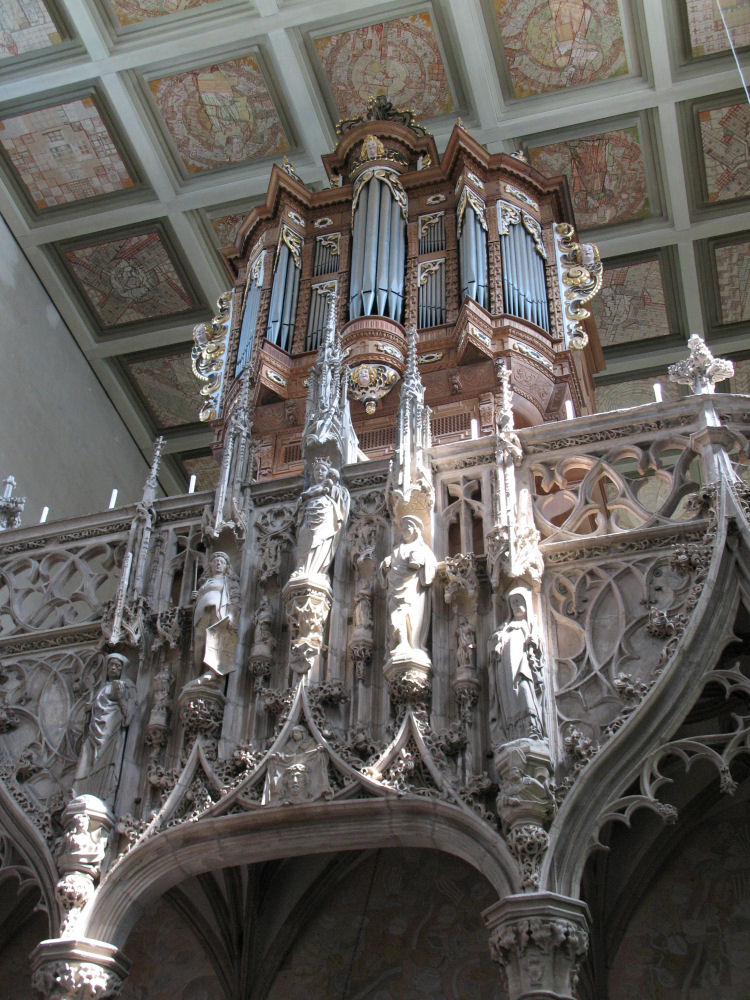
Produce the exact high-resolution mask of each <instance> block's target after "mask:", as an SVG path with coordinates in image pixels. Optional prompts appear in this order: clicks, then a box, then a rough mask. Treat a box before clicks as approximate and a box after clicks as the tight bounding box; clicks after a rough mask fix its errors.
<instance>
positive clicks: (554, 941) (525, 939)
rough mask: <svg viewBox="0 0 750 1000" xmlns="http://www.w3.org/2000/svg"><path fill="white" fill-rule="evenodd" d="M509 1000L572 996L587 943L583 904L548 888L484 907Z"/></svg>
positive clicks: (569, 999) (559, 999)
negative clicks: (504, 977) (579, 964)
mask: <svg viewBox="0 0 750 1000" xmlns="http://www.w3.org/2000/svg"><path fill="white" fill-rule="evenodd" d="M483 916H484V921H485V924H486V925H487V929H488V930H489V933H490V952H491V954H492V958H493V960H494V961H495V962H497V963H498V964H499V965H500V966H501V967H502V968H503V970H504V971H505V974H506V976H507V979H508V995H509V998H510V1000H572V998H573V991H574V989H575V985H576V982H577V979H578V974H577V968H578V963H579V962H580V960H581V959H582V958H583V956H584V955H585V954H586V951H587V950H588V944H589V935H588V925H589V911H588V907H587V906H586V904H585V903H584V902H582V901H581V900H578V899H570V898H568V897H567V896H559V895H557V893H553V892H537V893H524V894H523V895H516V896H506V897H505V899H501V900H500V901H499V902H498V903H495V904H494V905H493V906H491V907H490V908H489V909H487V910H485V911H484V914H483Z"/></svg>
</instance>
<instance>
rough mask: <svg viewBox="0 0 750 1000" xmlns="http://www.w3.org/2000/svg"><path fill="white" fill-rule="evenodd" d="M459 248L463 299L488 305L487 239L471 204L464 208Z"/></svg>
mask: <svg viewBox="0 0 750 1000" xmlns="http://www.w3.org/2000/svg"><path fill="white" fill-rule="evenodd" d="M462 223H463V225H462V228H461V236H460V237H459V247H460V255H461V297H462V298H465V297H466V296H467V295H468V296H469V298H472V299H474V300H475V301H476V302H478V303H479V305H480V306H486V305H487V238H486V236H485V232H484V227H483V226H482V224H481V222H480V220H479V218H478V216H477V214H476V212H475V211H474V208H473V206H472V205H471V203H467V204H466V206H465V208H464V213H463V219H462Z"/></svg>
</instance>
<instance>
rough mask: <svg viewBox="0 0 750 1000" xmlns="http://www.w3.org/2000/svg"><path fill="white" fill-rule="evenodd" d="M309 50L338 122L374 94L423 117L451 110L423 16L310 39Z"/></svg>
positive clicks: (442, 71) (447, 89) (445, 81)
mask: <svg viewBox="0 0 750 1000" xmlns="http://www.w3.org/2000/svg"><path fill="white" fill-rule="evenodd" d="M315 46H316V48H317V51H318V55H319V56H320V59H321V62H322V63H323V69H324V71H325V75H326V78H327V80H328V84H329V86H330V88H331V94H332V95H333V100H334V103H335V105H336V108H337V110H338V113H339V116H340V117H341V118H351V117H353V116H354V115H357V114H359V113H360V112H361V111H362V109H363V108H364V107H365V106H366V104H367V100H368V98H369V97H371V96H373V95H376V94H385V95H386V96H387V97H388V98H389V100H391V101H392V102H393V103H394V104H395V105H397V106H398V107H407V108H414V109H415V110H416V111H417V112H418V114H420V115H421V116H422V117H424V118H434V117H436V116H438V115H444V114H449V113H450V112H452V111H454V110H455V104H454V101H453V96H452V94H451V91H450V87H449V86H448V77H447V74H446V71H445V66H444V65H443V58H442V56H441V54H440V48H439V46H438V41H437V36H436V34H435V28H434V25H433V23H432V17H431V16H430V13H429V11H426V10H425V11H420V12H419V13H417V14H410V15H408V16H407V17H400V18H396V19H395V20H393V21H382V22H380V23H379V24H368V25H366V26H365V27H362V28H355V29H354V30H352V31H343V32H340V33H337V34H331V35H327V36H326V37H324V38H316V40H315Z"/></svg>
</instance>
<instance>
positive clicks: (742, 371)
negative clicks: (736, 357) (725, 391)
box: [732, 360, 750, 396]
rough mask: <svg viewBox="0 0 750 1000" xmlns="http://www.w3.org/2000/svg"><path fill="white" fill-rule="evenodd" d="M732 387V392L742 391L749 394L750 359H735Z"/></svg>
mask: <svg viewBox="0 0 750 1000" xmlns="http://www.w3.org/2000/svg"><path fill="white" fill-rule="evenodd" d="M732 389H733V391H734V392H744V393H745V395H749V396H750V360H747V361H735V363H734V378H733V379H732Z"/></svg>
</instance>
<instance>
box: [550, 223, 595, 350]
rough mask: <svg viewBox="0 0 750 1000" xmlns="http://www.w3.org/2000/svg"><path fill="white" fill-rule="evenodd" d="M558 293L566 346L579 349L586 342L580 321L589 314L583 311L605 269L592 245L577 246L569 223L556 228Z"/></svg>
mask: <svg viewBox="0 0 750 1000" xmlns="http://www.w3.org/2000/svg"><path fill="white" fill-rule="evenodd" d="M555 235H556V249H557V255H558V268H559V272H560V280H561V283H562V286H561V289H560V294H561V297H562V300H563V303H564V309H565V321H566V322H565V326H566V330H567V334H568V336H567V338H566V339H567V343H568V346H569V347H571V348H574V349H576V350H580V349H582V348H584V347H585V346H586V344H587V343H588V335H587V334H586V331H585V330H584V329H583V327H582V326H581V321H582V320H586V319H588V318H589V316H590V315H591V313H590V312H589V310H588V309H586V308H585V306H586V305H587V303H589V302H590V301H591V300H592V299H593V297H594V296H595V295H596V294H597V292H598V291H599V290H600V289H601V287H602V281H603V278H604V269H603V267H602V263H601V261H600V259H599V251H598V249H597V248H596V247H595V246H594V245H593V243H576V242H575V236H576V233H575V229H574V228H573V226H571V225H570V223H568V222H559V223H558V224H557V225H556V226H555Z"/></svg>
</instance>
